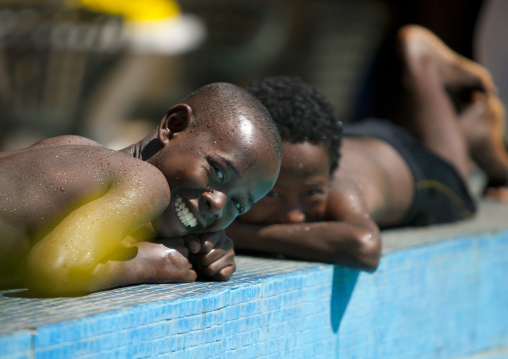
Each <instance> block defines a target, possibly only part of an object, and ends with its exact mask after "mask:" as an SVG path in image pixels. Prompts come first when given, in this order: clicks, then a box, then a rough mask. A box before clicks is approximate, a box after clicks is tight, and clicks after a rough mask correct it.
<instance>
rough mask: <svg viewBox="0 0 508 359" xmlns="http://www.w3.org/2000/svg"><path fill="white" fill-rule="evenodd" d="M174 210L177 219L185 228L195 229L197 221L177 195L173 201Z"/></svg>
mask: <svg viewBox="0 0 508 359" xmlns="http://www.w3.org/2000/svg"><path fill="white" fill-rule="evenodd" d="M175 210H176V215H177V216H178V219H179V220H180V222H182V224H183V225H184V226H185V227H191V228H192V227H195V226H196V225H197V224H198V220H197V219H196V217H195V216H194V214H192V212H191V211H190V210H189V208H188V207H187V205H186V204H185V203H184V202H183V199H182V197H180V196H179V195H176V200H175Z"/></svg>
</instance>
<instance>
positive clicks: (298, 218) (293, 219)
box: [281, 209, 305, 224]
mask: <svg viewBox="0 0 508 359" xmlns="http://www.w3.org/2000/svg"><path fill="white" fill-rule="evenodd" d="M281 222H282V223H287V224H291V223H303V222H305V214H304V213H303V212H302V211H301V210H299V209H293V210H290V211H288V212H287V213H286V214H285V215H284V216H283V218H281Z"/></svg>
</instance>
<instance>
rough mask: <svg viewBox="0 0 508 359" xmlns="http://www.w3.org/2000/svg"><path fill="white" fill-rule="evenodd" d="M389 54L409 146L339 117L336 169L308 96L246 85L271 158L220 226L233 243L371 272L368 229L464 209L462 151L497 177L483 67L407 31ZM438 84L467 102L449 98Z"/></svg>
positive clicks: (324, 122)
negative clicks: (274, 151) (269, 120)
mask: <svg viewBox="0 0 508 359" xmlns="http://www.w3.org/2000/svg"><path fill="white" fill-rule="evenodd" d="M399 50H400V53H401V57H402V60H403V62H404V65H405V83H406V84H407V90H408V95H409V98H410V99H411V101H412V102H411V104H412V106H411V107H410V110H412V113H411V114H410V115H408V117H407V118H406V121H408V122H409V125H411V126H408V127H411V128H414V129H415V130H416V131H415V135H417V136H418V138H419V140H420V142H418V141H417V140H415V139H414V138H413V137H412V136H410V135H409V133H408V132H407V131H406V130H405V129H402V128H399V127H397V126H395V125H394V124H393V123H391V122H388V121H384V120H380V119H369V120H367V121H364V122H360V123H355V124H347V125H346V126H345V128H344V137H343V138H342V147H341V151H340V153H341V157H340V164H339V166H338V168H337V164H338V160H339V144H340V141H341V130H342V128H341V127H342V126H341V123H340V122H339V121H338V119H337V117H336V116H335V115H334V111H333V108H332V107H331V105H330V104H329V103H328V102H327V100H326V99H325V98H324V96H323V95H322V94H321V93H319V91H317V90H316V89H315V88H313V87H312V86H310V85H308V84H306V83H304V82H303V81H301V80H299V79H293V78H285V77H275V78H266V79H263V80H261V81H259V82H257V83H254V84H253V85H251V86H249V87H248V90H249V91H250V92H251V93H253V94H254V95H256V96H257V97H258V98H259V99H260V100H261V101H262V102H263V103H264V105H265V106H266V107H267V108H268V109H269V111H270V113H271V114H272V117H273V118H274V120H275V122H276V123H277V125H278V127H279V131H280V133H281V137H282V140H283V160H282V167H281V173H280V175H279V178H278V180H277V183H276V184H275V186H274V188H273V190H272V191H271V192H270V193H269V194H268V195H267V196H266V197H265V198H263V199H262V200H261V201H260V202H259V203H257V204H256V205H255V206H254V208H253V209H252V210H251V211H250V212H249V213H246V214H245V215H242V216H241V217H240V218H239V219H238V220H236V221H235V223H234V224H233V225H232V226H230V227H229V228H228V230H227V233H228V235H229V236H230V237H231V238H232V239H233V240H234V241H235V247H236V248H237V249H240V250H242V249H243V250H250V251H257V252H265V253H272V254H281V255H285V256H289V257H293V258H300V259H306V260H316V261H324V262H329V263H336V264H340V265H344V266H348V267H352V268H357V269H362V270H367V271H373V270H375V269H376V267H377V266H378V263H379V259H380V255H381V235H380V228H386V227H396V226H409V225H430V224H435V223H446V222H452V221H456V220H461V219H465V218H468V217H471V216H472V215H473V213H474V211H475V203H474V201H473V199H472V198H471V196H470V194H469V192H468V188H467V178H468V174H469V173H468V172H469V169H468V166H469V154H470V153H472V154H473V155H474V157H475V159H476V160H477V161H478V163H479V165H480V166H482V168H483V169H484V170H485V172H486V173H487V176H488V177H489V179H491V180H496V181H497V182H498V183H501V184H504V185H506V184H507V183H508V155H507V154H506V150H504V149H503V148H502V146H500V141H502V134H503V133H504V132H503V131H502V129H501V131H498V127H499V126H502V124H503V121H504V111H503V108H502V106H501V104H500V101H499V99H498V98H497V96H496V94H495V89H494V85H493V83H492V80H491V78H490V75H489V74H488V73H487V72H486V70H485V69H483V68H482V67H480V66H479V65H477V64H475V63H472V62H471V61H468V60H466V59H464V58H462V57H460V56H459V55H457V54H455V53H453V52H452V51H451V50H450V49H448V48H447V47H446V46H445V45H444V44H443V43H442V42H441V41H440V40H439V39H437V38H436V37H435V36H434V35H433V34H432V33H430V32H429V31H428V30H426V29H424V28H421V27H418V26H407V27H405V28H403V29H402V30H401V31H400V32H399ZM447 90H455V91H457V92H458V91H460V94H461V96H460V98H464V96H463V95H464V93H468V94H469V97H468V98H466V99H465V100H464V102H461V103H457V102H453V101H452V98H451V97H450V96H449V95H448V93H447V92H446V91H447ZM457 109H458V110H457ZM501 145H502V143H501Z"/></svg>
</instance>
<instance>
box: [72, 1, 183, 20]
mask: <svg viewBox="0 0 508 359" xmlns="http://www.w3.org/2000/svg"><path fill="white" fill-rule="evenodd" d="M69 4H70V6H73V7H75V6H82V7H85V8H87V9H90V10H94V11H98V12H102V13H107V14H112V15H117V16H121V17H123V18H124V19H125V20H126V21H151V20H161V19H167V18H170V17H173V16H176V15H179V14H180V13H181V11H180V7H179V6H178V4H177V3H176V2H175V1H173V0H128V1H126V0H74V1H70V2H69Z"/></svg>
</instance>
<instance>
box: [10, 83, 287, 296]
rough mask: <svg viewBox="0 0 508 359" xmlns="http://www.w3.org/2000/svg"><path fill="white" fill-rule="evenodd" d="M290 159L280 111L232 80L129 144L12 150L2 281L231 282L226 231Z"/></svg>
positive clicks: (43, 144)
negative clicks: (278, 122)
mask: <svg viewBox="0 0 508 359" xmlns="http://www.w3.org/2000/svg"><path fill="white" fill-rule="evenodd" d="M279 167H280V137H279V135H278V132H277V130H276V128H275V126H274V124H273V121H272V120H271V117H270V115H269V114H268V112H267V111H266V109H265V108H264V107H263V106H262V105H261V104H260V102H259V101H258V100H257V99H255V98H254V97H253V96H252V95H250V94H249V93H248V92H246V91H245V90H243V89H241V88H239V87H237V86H234V85H231V84H226V83H215V84H210V85H207V86H204V87H202V88H200V89H198V90H197V91H196V92H194V93H192V94H191V95H189V96H188V97H187V98H186V99H185V100H183V101H182V103H179V104H177V105H175V106H173V107H171V109H170V110H169V111H168V112H167V113H166V115H165V116H164V118H163V119H162V120H161V122H160V124H159V125H158V127H157V128H156V129H154V131H153V132H152V133H151V134H149V135H148V136H147V137H145V138H144V139H143V140H141V141H140V142H139V143H136V144H133V145H131V146H129V147H127V148H125V149H123V150H121V151H114V150H111V149H108V148H105V147H103V146H101V145H99V144H98V143H96V142H94V141H91V140H89V139H86V138H82V137H78V136H61V137H56V138H50V139H46V140H42V141H40V142H38V143H36V144H34V145H32V146H30V147H28V148H25V149H22V150H17V151H10V152H4V153H0V183H1V188H0V234H1V235H0V241H1V242H0V243H1V247H2V251H1V252H0V283H2V284H3V286H4V287H5V286H13V285H27V286H28V287H29V288H30V289H32V290H35V291H37V292H41V293H46V294H50V295H69V294H71V295H72V294H82V293H89V292H93V291H97V290H102V289H107V288H114V287H118V286H123V285H129V284H136V283H166V282H190V281H194V280H195V279H196V277H197V275H198V274H199V275H202V276H204V277H205V278H210V279H215V280H227V279H228V278H229V277H231V275H232V274H233V272H234V270H235V268H236V266H235V262H234V251H233V246H232V242H231V240H230V239H229V238H227V237H226V236H225V235H224V228H225V227H227V226H228V225H229V224H230V223H231V222H232V221H233V220H234V219H235V218H236V217H237V216H238V215H240V214H242V213H244V212H246V211H247V210H248V209H250V207H252V205H253V204H254V202H256V201H257V200H259V199H260V198H262V197H263V196H264V195H265V194H266V193H267V192H268V191H269V190H270V189H271V187H272V186H273V184H274V182H275V179H276V177H277V175H278V172H279ZM187 248H188V249H187ZM189 251H190V252H191V254H189Z"/></svg>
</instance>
